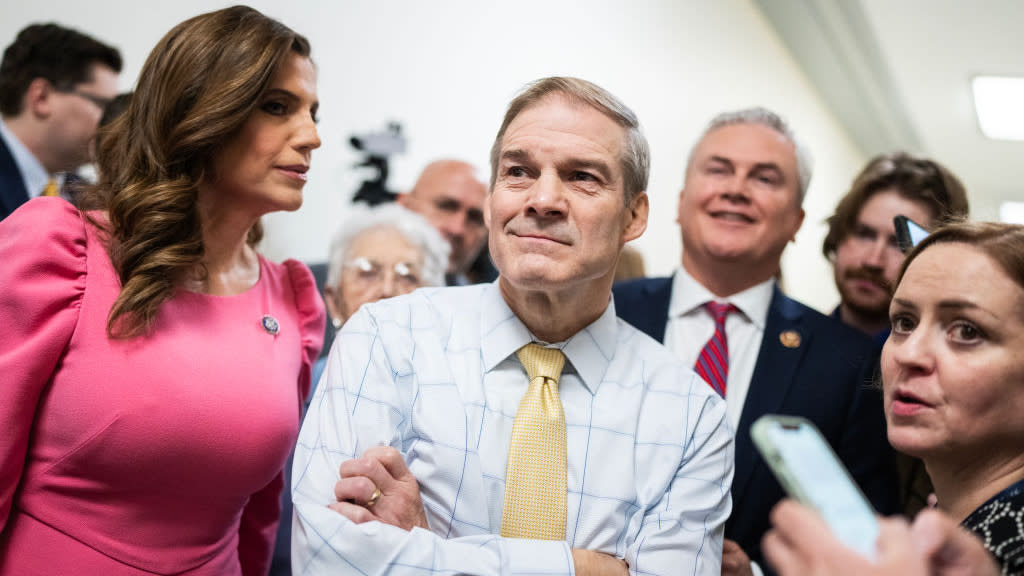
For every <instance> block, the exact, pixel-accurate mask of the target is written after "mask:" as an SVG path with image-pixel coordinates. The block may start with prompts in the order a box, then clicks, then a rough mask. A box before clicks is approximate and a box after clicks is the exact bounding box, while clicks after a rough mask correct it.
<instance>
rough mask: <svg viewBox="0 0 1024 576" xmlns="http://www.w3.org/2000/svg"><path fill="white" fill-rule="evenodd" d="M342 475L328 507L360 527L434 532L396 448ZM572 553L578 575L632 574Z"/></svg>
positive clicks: (598, 555)
mask: <svg viewBox="0 0 1024 576" xmlns="http://www.w3.org/2000/svg"><path fill="white" fill-rule="evenodd" d="M339 472H340V476H341V478H340V479H339V480H338V482H337V483H335V485H334V496H335V498H337V502H334V503H332V504H330V505H329V506H328V508H331V509H332V510H334V511H335V512H338V513H339V514H341V515H342V516H344V517H346V518H348V519H349V520H351V521H352V522H354V523H356V524H362V523H364V522H373V521H378V522H383V523H385V524H390V525H392V526H396V527H398V528H401V529H402V530H405V531H409V530H412V529H413V528H422V529H424V530H429V529H430V528H429V527H428V526H427V515H426V513H424V511H423V502H422V500H421V498H420V490H419V483H418V482H417V481H416V478H415V477H414V476H413V475H412V472H410V471H409V468H408V467H406V465H405V461H404V460H403V459H402V455H401V454H400V453H399V452H398V451H397V450H395V449H394V448H391V447H388V446H375V447H373V448H370V449H368V450H367V451H366V452H364V453H363V455H362V456H361V457H359V458H353V459H352V460H346V461H345V462H342V464H341V466H340V469H339ZM378 490H379V491H380V492H379V493H378V492H377V491H378ZM374 495H376V496H377V497H376V498H374ZM571 552H572V559H573V565H574V571H575V573H576V574H577V575H580V576H625V575H627V574H628V573H629V569H628V566H627V565H626V561H625V560H623V559H621V558H616V557H615V556H611V555H609V554H604V553H602V552H595V551H593V550H583V549H579V548H574V549H572V550H571Z"/></svg>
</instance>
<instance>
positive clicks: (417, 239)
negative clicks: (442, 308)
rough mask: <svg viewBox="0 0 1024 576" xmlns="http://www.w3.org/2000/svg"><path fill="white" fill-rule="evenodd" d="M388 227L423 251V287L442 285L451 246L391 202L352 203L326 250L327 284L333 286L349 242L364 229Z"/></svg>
mask: <svg viewBox="0 0 1024 576" xmlns="http://www.w3.org/2000/svg"><path fill="white" fill-rule="evenodd" d="M378 228H391V229H393V230H395V231H396V232H398V233H399V234H401V235H402V237H403V238H405V239H406V240H407V241H408V242H409V243H410V244H412V245H413V246H415V247H416V248H418V249H419V250H420V252H421V253H422V254H423V271H422V277H421V278H420V280H421V281H422V282H423V285H424V286H443V285H444V272H445V270H446V269H447V268H448V254H449V252H451V246H450V245H449V244H448V242H447V241H446V240H445V239H444V238H442V237H441V233H440V232H438V231H437V229H436V228H434V227H433V226H431V225H430V223H429V222H427V220H426V219H425V218H424V217H423V216H420V215H419V214H417V213H415V212H413V211H411V210H407V209H406V208H404V207H403V206H400V205H398V204H395V203H389V204H382V205H378V206H374V207H363V206H352V207H351V208H350V211H349V215H348V217H347V218H346V219H345V222H344V223H343V224H342V225H341V227H340V228H339V229H338V231H337V232H336V233H335V235H334V239H333V240H331V246H330V248H329V249H328V252H327V285H328V286H332V287H336V286H337V285H338V279H339V278H340V277H341V270H342V268H343V267H344V265H345V260H346V259H347V258H348V250H349V248H350V247H351V246H352V242H353V241H354V240H355V239H356V238H358V237H359V236H360V235H361V234H363V233H364V232H367V231H369V230H374V229H378Z"/></svg>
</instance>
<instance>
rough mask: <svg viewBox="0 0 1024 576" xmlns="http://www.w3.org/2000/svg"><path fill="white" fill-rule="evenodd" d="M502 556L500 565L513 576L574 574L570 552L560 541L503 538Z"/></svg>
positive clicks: (567, 546) (565, 544) (565, 543)
mask: <svg viewBox="0 0 1024 576" xmlns="http://www.w3.org/2000/svg"><path fill="white" fill-rule="evenodd" d="M502 554H503V555H504V556H505V560H504V562H502V563H503V564H504V565H505V566H506V567H507V568H508V573H509V574H512V575H514V576H528V575H543V576H552V575H556V574H566V575H569V576H572V575H573V574H574V567H573V561H572V550H571V549H570V548H569V544H568V543H567V542H565V541H562V540H527V539H523V538H504V539H502Z"/></svg>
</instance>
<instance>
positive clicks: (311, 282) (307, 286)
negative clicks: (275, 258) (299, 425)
mask: <svg viewBox="0 0 1024 576" xmlns="http://www.w3.org/2000/svg"><path fill="white" fill-rule="evenodd" d="M284 266H285V267H286V268H287V269H288V277H289V278H290V279H291V281H292V290H293V291H294V293H295V307H296V309H297V310H298V312H299V330H300V333H301V334H302V374H301V375H300V376H299V401H300V402H302V403H305V400H306V397H307V396H309V387H310V380H311V378H312V371H313V364H314V363H315V362H316V359H317V358H318V357H319V356H320V350H321V348H323V345H324V328H325V325H326V322H327V313H326V312H325V311H324V301H323V298H321V297H320V291H319V290H318V289H317V287H316V279H315V278H314V277H313V273H312V272H311V271H310V270H309V268H308V267H307V266H306V265H305V264H303V263H302V262H299V261H297V260H285V262H284Z"/></svg>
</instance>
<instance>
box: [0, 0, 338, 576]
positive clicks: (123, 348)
mask: <svg viewBox="0 0 1024 576" xmlns="http://www.w3.org/2000/svg"><path fill="white" fill-rule="evenodd" d="M316 110H317V96H316V72H315V69H314V67H313V64H312V61H311V60H310V57H309V43H308V42H307V40H306V39H305V38H303V37H302V36H299V35H298V34H296V33H295V32H293V31H291V30H290V29H288V28H287V27H285V26H284V25H282V24H281V23H279V22H276V21H274V20H271V19H269V18H267V17H265V16H263V15H262V14H260V13H259V12H256V11H255V10H252V9H250V8H246V7H234V8H228V9H225V10H220V11H217V12H212V13H209V14H204V15H202V16H198V17H195V18H192V19H190V20H187V21H186V22H183V23H182V24H180V25H178V26H177V27H175V28H174V29H173V30H171V32H169V33H168V34H167V35H166V36H165V37H164V38H163V39H162V40H161V41H160V42H159V43H158V44H157V46H156V48H155V49H154V50H153V53H152V54H150V56H149V59H148V60H147V62H146V64H145V66H144V67H143V69H142V72H141V74H140V76H139V81H138V86H137V88H136V91H135V96H134V98H133V101H132V103H131V105H130V107H129V109H128V110H127V111H126V112H125V114H123V115H122V116H121V117H120V118H119V119H118V120H116V121H115V122H114V123H113V125H112V126H111V127H110V128H109V131H108V132H106V133H105V135H104V138H103V140H102V142H103V143H102V149H101V150H100V151H99V156H98V164H99V173H100V175H101V180H100V182H99V184H98V186H97V188H96V189H95V190H94V191H93V193H92V199H91V201H92V204H91V206H93V207H94V208H95V209H94V210H89V211H84V212H79V211H78V210H77V209H75V208H74V207H72V206H71V205H70V204H68V203H67V202H65V201H63V200H60V199H56V198H39V199H36V200H33V201H30V202H28V203H27V204H25V205H23V206H22V207H21V208H20V209H19V210H18V211H17V212H16V213H15V214H13V215H12V216H10V217H8V218H7V219H6V220H4V221H3V222H2V223H0V262H2V264H0V320H2V322H3V327H4V330H2V331H0V398H2V400H0V430H3V433H0V574H3V575H8V574H17V575H18V576H24V575H32V574H84V575H89V574H102V575H103V576H121V575H138V574H190V575H207V574H208V575H217V576H221V575H240V574H245V575H250V574H266V571H267V568H268V565H269V561H270V550H271V547H272V545H273V537H274V531H275V529H276V526H277V521H278V507H279V503H278V502H279V501H278V497H279V494H280V492H281V489H282V481H281V477H282V475H281V472H282V467H283V465H284V462H285V459H286V458H287V456H288V453H289V451H290V450H291V448H292V446H293V443H294V441H295V437H296V435H297V433H298V425H299V412H300V404H301V402H302V399H303V398H304V397H305V395H306V392H307V390H308V388H309V384H310V382H309V378H310V367H311V364H312V362H313V360H314V359H315V358H316V356H317V353H318V351H319V348H320V345H321V341H322V334H323V324H324V313H323V305H322V302H321V300H320V299H319V295H318V293H317V291H316V287H315V284H314V281H313V276H312V274H311V273H310V272H309V271H308V269H306V268H305V267H304V266H303V265H301V264H299V263H298V262H295V261H286V262H284V263H283V264H275V263H273V262H270V261H267V260H266V259H264V258H263V257H262V256H260V255H259V254H258V253H257V252H256V251H255V249H254V246H255V244H256V242H257V241H258V240H259V239H260V236H261V233H262V230H261V227H260V222H259V220H260V217H261V216H262V215H263V214H266V213H268V212H273V211H277V210H296V209H297V208H299V206H300V205H301V204H302V188H303V185H304V184H305V175H306V171H307V169H308V168H309V163H310V157H311V154H312V151H313V150H314V149H315V148H317V147H318V146H319V145H320V140H319V138H318V137H317V132H316V127H315V124H314V122H315V115H316Z"/></svg>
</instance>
